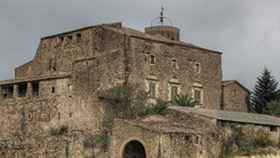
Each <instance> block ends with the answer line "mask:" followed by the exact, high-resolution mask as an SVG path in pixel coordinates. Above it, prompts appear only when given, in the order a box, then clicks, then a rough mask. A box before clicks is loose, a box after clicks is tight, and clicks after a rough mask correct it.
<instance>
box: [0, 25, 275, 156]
mask: <svg viewBox="0 0 280 158" xmlns="http://www.w3.org/2000/svg"><path fill="white" fill-rule="evenodd" d="M124 82H126V83H134V84H138V85H140V88H142V89H143V90H145V91H147V92H148V93H149V99H150V100H151V101H153V100H155V99H156V98H160V99H162V100H164V101H170V100H172V98H174V97H175V96H177V95H179V94H182V95H189V96H192V97H193V98H194V99H195V101H196V102H197V105H196V107H195V108H184V107H176V106H171V107H170V108H169V114H168V115H167V116H150V117H147V118H143V119H141V120H133V121H132V120H130V121H129V120H115V121H114V126H113V130H112V135H111V139H110V147H109V149H110V150H109V152H108V153H107V157H111V158H170V157H172V158H189V157H192V158H198V157H201V158H207V157H208V158H219V157H222V154H223V151H222V147H223V141H224V137H223V136H222V135H223V134H221V133H222V132H221V131H222V129H228V128H229V127H230V126H231V125H239V126H242V127H244V128H250V129H252V130H253V131H255V130H258V129H263V130H266V131H269V132H271V133H272V134H273V136H275V139H276V138H278V137H279V127H280V119H278V118H275V117H271V116H266V115H256V114H250V113H248V109H247V100H248V97H249V94H250V92H249V90H247V89H246V88H245V87H244V86H243V85H241V84H240V83H239V82H238V81H235V80H231V81H223V71H222V53H221V52H219V51H215V50H210V49H206V48H202V47H199V46H196V45H193V44H190V43H187V42H184V41H181V40H180V29H179V28H176V27H174V26H168V25H158V26H151V27H147V28H145V31H144V32H141V31H137V30H134V29H132V28H128V27H125V26H123V25H122V24H121V23H112V24H101V25H96V26H90V27H84V28H81V29H77V30H72V31H69V32H64V33H59V34H56V35H51V36H47V37H43V38H41V41H40V44H39V47H38V49H37V52H36V54H35V56H34V58H33V59H32V60H31V61H30V62H27V63H26V64H23V65H21V66H19V67H17V68H16V69H15V79H12V80H4V81H0V87H1V88H0V123H1V128H0V157H1V158H14V157H16V158H22V157H26V158H54V157H56V158H84V157H92V153H95V152H96V151H90V150H89V149H87V147H86V146H85V143H84V142H85V140H87V139H88V137H87V136H89V135H94V134H95V133H97V132H98V129H99V128H100V127H101V126H102V124H101V122H102V120H103V118H104V115H106V113H105V111H104V106H103V105H102V102H101V101H100V99H99V98H98V96H97V92H98V91H99V90H103V89H108V88H110V87H113V86H114V85H117V84H120V83H124ZM60 127H67V129H69V131H68V132H67V135H65V136H61V137H58V136H51V135H50V132H49V131H53V133H55V130H54V129H57V128H60ZM97 157H98V156H97Z"/></svg>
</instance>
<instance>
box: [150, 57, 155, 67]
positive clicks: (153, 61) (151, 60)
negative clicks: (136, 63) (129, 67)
mask: <svg viewBox="0 0 280 158" xmlns="http://www.w3.org/2000/svg"><path fill="white" fill-rule="evenodd" d="M150 64H152V65H154V64H156V57H155V56H154V55H151V56H150Z"/></svg>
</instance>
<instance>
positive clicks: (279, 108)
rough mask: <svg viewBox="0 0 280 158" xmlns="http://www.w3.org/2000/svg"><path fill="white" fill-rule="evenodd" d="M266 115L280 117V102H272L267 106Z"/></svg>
mask: <svg viewBox="0 0 280 158" xmlns="http://www.w3.org/2000/svg"><path fill="white" fill-rule="evenodd" d="M264 113H265V114H268V115H272V116H277V117H280V102H279V101H272V102H269V103H268V104H267V106H266V107H265V109H264Z"/></svg>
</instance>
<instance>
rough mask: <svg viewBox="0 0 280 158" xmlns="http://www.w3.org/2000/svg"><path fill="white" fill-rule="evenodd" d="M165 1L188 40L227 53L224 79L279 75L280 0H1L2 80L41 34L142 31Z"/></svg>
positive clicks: (245, 81)
mask: <svg viewBox="0 0 280 158" xmlns="http://www.w3.org/2000/svg"><path fill="white" fill-rule="evenodd" d="M161 1H162V2H161ZM161 3H163V4H164V5H165V8H166V14H167V16H168V17H170V18H171V19H172V21H173V24H174V25H175V26H177V27H179V28H180V29H181V30H182V39H183V40H185V41H187V42H190V43H193V44H195V45H198V46H202V47H206V48H209V49H214V50H218V51H221V52H223V71H224V79H226V80H227V79H236V80H239V81H240V82H241V83H243V84H244V85H245V86H246V87H248V88H252V87H253V86H254V83H255V80H256V77H257V76H258V75H259V73H260V72H261V71H262V69H263V68H264V67H267V68H268V69H269V70H270V71H272V73H273V74H274V76H275V77H276V78H277V79H280V70H279V66H280V62H279V61H280V9H279V8H280V1H279V0H211V1H210V0H0V55H1V56H0V79H9V78H13V74H14V72H13V69H14V68H15V67H16V66H18V65H20V64H23V63H25V62H27V61H29V60H31V59H32V58H33V56H34V54H35V52H36V49H37V47H38V43H39V41H40V37H42V36H46V35H51V34H55V33H58V32H64V31H69V30H71V29H76V28H79V27H84V26H88V25H96V24H100V23H110V22H116V21H121V22H123V23H124V24H125V25H127V26H130V27H133V28H136V29H139V30H143V28H144V27H145V26H148V25H150V21H151V20H152V19H153V18H154V17H156V16H158V15H159V10H160V5H161Z"/></svg>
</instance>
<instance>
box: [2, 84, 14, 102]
mask: <svg viewBox="0 0 280 158" xmlns="http://www.w3.org/2000/svg"><path fill="white" fill-rule="evenodd" d="M1 89H2V94H3V98H4V99H6V98H12V97H13V95H14V86H13V85H3V86H1Z"/></svg>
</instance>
